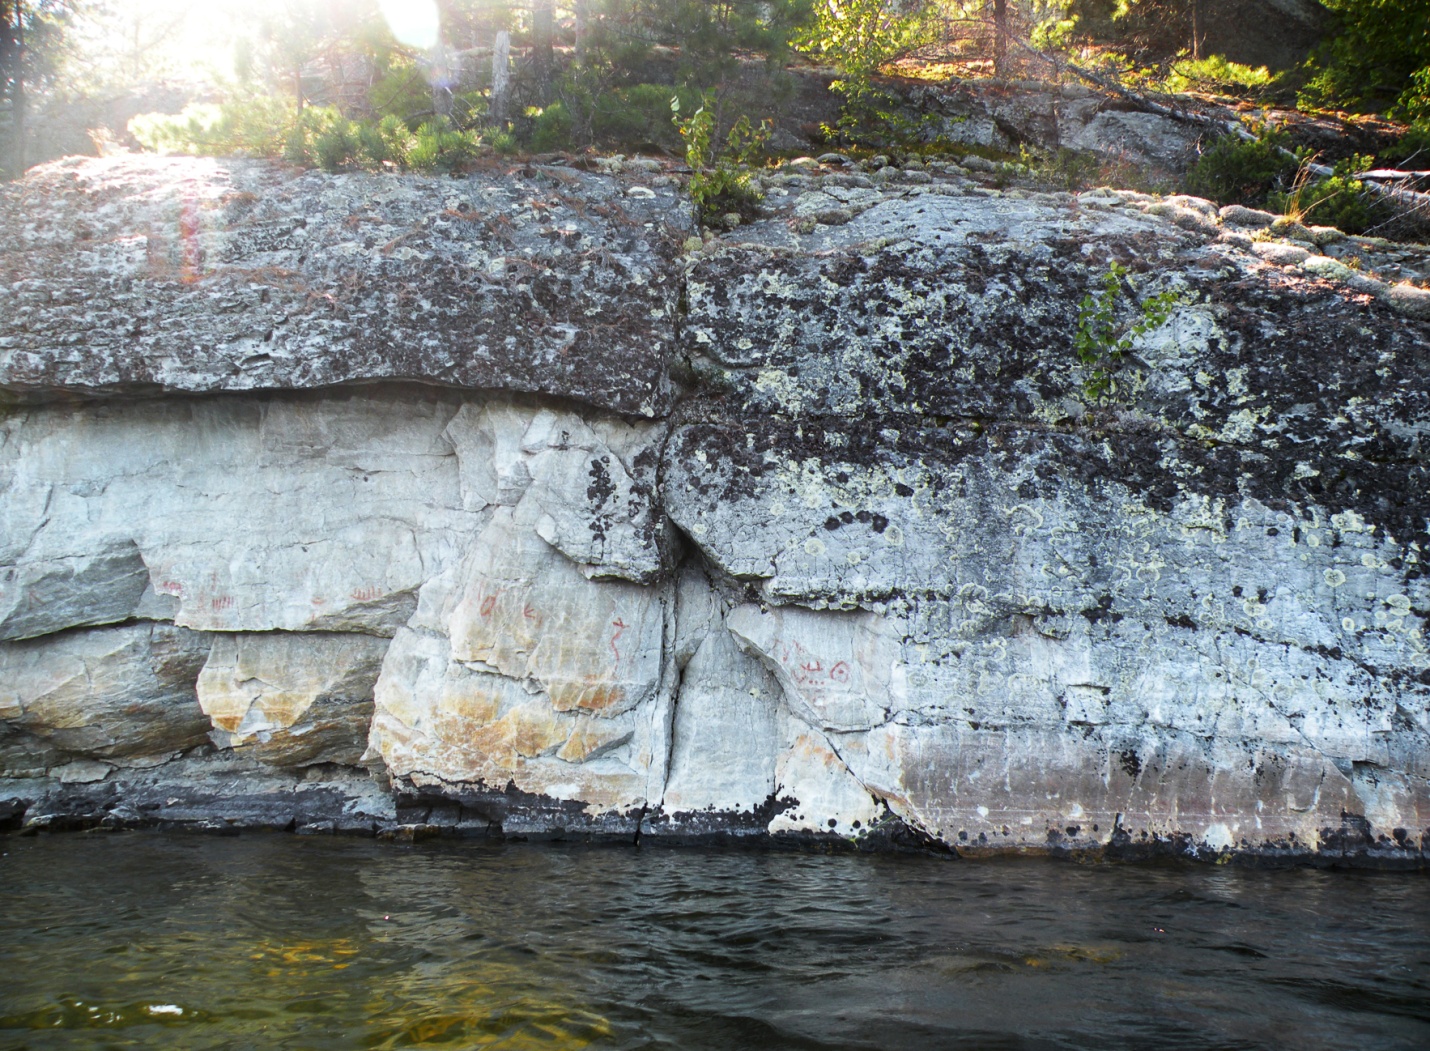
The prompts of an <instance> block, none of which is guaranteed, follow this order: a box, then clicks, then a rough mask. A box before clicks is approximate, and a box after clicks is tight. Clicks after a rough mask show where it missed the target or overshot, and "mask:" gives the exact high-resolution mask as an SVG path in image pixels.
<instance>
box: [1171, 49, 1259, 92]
mask: <svg viewBox="0 0 1430 1051" xmlns="http://www.w3.org/2000/svg"><path fill="white" fill-rule="evenodd" d="M1272 80H1273V77H1272V76H1271V73H1270V72H1269V71H1268V70H1267V68H1266V67H1265V66H1257V67H1255V68H1254V69H1253V68H1252V67H1251V66H1244V65H1242V64H1241V63H1240V62H1229V61H1227V59H1226V58H1225V57H1224V56H1222V55H1209V56H1207V57H1206V58H1203V59H1192V58H1188V57H1187V56H1186V54H1185V52H1184V53H1183V54H1182V55H1180V56H1178V58H1177V61H1175V62H1173V63H1172V67H1171V69H1170V70H1169V71H1168V73H1167V76H1166V78H1165V79H1164V80H1163V81H1162V86H1163V87H1164V88H1165V89H1166V90H1168V91H1208V92H1217V93H1220V94H1232V95H1245V94H1250V93H1253V92H1256V91H1259V90H1261V89H1263V88H1266V87H1268V86H1270V84H1271V81H1272Z"/></svg>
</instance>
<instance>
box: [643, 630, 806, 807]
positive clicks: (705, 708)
mask: <svg viewBox="0 0 1430 1051" xmlns="http://www.w3.org/2000/svg"><path fill="white" fill-rule="evenodd" d="M780 699H781V698H780V687H779V686H778V685H777V684H776V683H775V681H774V680H773V679H772V678H771V676H770V675H769V674H768V673H767V672H766V671H765V670H764V668H763V667H762V666H761V665H760V664H759V663H758V662H756V661H753V660H751V659H750V658H749V657H747V656H746V655H745V654H744V653H742V652H741V651H740V649H739V647H738V646H736V645H735V641H734V640H733V639H732V638H731V637H730V636H729V634H728V633H726V632H723V631H720V632H716V633H713V634H711V635H709V636H708V637H707V638H706V639H705V640H704V641H703V642H702V643H701V644H700V648H699V649H698V650H696V652H695V655H694V656H693V657H691V659H690V662H689V663H688V664H687V665H686V666H685V669H684V675H683V679H682V683H681V689H680V695H679V698H678V700H677V702H676V706H675V718H674V725H673V727H672V729H671V755H670V774H669V777H668V779H667V782H666V785H665V792H664V795H663V796H662V799H661V802H662V805H663V807H664V809H665V810H666V812H667V813H669V814H670V815H672V820H673V821H675V822H677V823H688V822H690V821H691V820H693V819H694V817H695V815H698V814H699V813H700V812H701V811H711V812H717V813H722V812H746V813H753V812H755V811H757V810H758V809H759V808H761V807H764V806H765V805H766V804H767V803H768V802H769V801H770V799H771V798H772V797H773V796H774V794H775V788H776V781H775V769H776V765H777V762H778V757H779V752H780V750H781V749H780V744H781V742H780V736H781V734H780V730H781V726H780V707H781V705H780ZM682 815H686V816H685V817H683V818H682Z"/></svg>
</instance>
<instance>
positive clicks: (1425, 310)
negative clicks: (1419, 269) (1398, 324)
mask: <svg viewBox="0 0 1430 1051" xmlns="http://www.w3.org/2000/svg"><path fill="white" fill-rule="evenodd" d="M1385 299H1386V302H1388V303H1389V304H1390V305H1391V306H1392V307H1394V308H1395V309H1396V310H1398V311H1400V313H1402V314H1404V315H1406V316H1407V317H1413V318H1419V319H1421V320H1425V319H1428V318H1430V289H1425V288H1421V287H1419V286H1418V285H1412V284H1411V283H1410V282H1408V281H1402V282H1401V283H1400V284H1397V285H1392V286H1391V287H1390V291H1388V292H1386V293H1385Z"/></svg>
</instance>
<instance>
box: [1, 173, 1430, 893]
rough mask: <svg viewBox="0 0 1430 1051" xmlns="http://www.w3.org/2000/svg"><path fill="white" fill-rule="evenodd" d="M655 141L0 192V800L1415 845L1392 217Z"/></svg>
mask: <svg viewBox="0 0 1430 1051" xmlns="http://www.w3.org/2000/svg"><path fill="white" fill-rule="evenodd" d="M821 174H824V175H825V177H824V178H821V177H820V176H821ZM670 182H671V180H669V179H668V178H663V177H661V176H659V175H657V174H655V173H651V172H638V173H635V174H631V173H627V174H625V175H620V174H615V175H601V176H597V175H591V174H584V173H580V172H576V171H572V170H570V169H567V168H563V167H527V168H522V169H519V170H516V171H512V172H501V173H490V174H487V175H474V176H469V177H464V178H462V179H451V178H441V179H438V178H419V177H403V178H397V177H372V176H325V175H319V174H313V173H309V174H294V173H290V172H286V171H283V170H280V169H278V168H274V167H269V166H264V165H260V164H256V163H244V162H225V163H218V162H211V161H203V162H200V161H178V160H166V161H161V160H145V161H141V160H135V159H119V160H107V161H85V162H62V163H60V164H57V165H54V166H50V167H47V168H43V169H39V170H37V171H36V172H34V173H32V174H31V175H30V177H29V178H28V179H27V180H26V181H24V182H23V183H20V184H17V185H15V186H12V187H9V188H6V189H5V190H4V191H3V192H0V248H3V256H0V259H3V262H0V276H3V280H0V388H3V390H4V392H6V393H5V398H6V401H5V403H4V404H5V408H4V409H3V416H0V494H3V495H0V640H3V641H0V774H3V778H0V823H3V822H6V821H8V823H9V824H10V825H12V826H14V827H20V826H22V825H24V826H28V827H46V826H48V827H64V826H66V825H93V824H102V825H119V826H127V825H144V824H156V825H167V826H199V827H213V828H226V827H234V826H238V827H246V826H277V827H293V828H297V829H299V830H304V831H324V830H364V831H379V832H382V833H392V834H397V835H407V834H417V833H425V831H427V830H432V829H436V830H452V831H459V832H471V833H484V834H504V835H528V836H530V835H587V834H598V835H617V836H629V837H633V838H635V837H640V836H642V835H643V836H646V837H655V838H661V837H663V838H667V839H672V840H688V839H696V838H705V837H720V836H739V837H751V836H756V837H774V838H775V839H799V838H819V839H825V840H830V841H837V842H848V843H854V844H861V845H866V846H876V845H889V844H902V843H915V844H924V845H929V846H935V847H938V846H942V847H947V848H951V849H953V850H956V851H958V852H960V853H976V852H981V851H982V852H991V851H1019V850H1050V851H1053V852H1055V853H1088V854H1098V853H1106V854H1109V855H1112V856H1123V857H1136V856H1144V855H1151V854H1155V853H1167V852H1177V853H1186V854H1192V855H1196V856H1223V855H1225V854H1228V853H1230V854H1234V855H1240V856H1247V857H1258V858H1260V857H1272V858H1288V859H1305V860H1320V861H1349V862H1352V863H1366V864H1384V865H1423V864H1424V863H1425V862H1426V859H1427V857H1430V650H1427V645H1426V640H1425V637H1424V629H1425V620H1426V617H1427V616H1430V586H1427V583H1426V577H1425V575H1424V574H1425V566H1424V563H1423V562H1422V559H1423V558H1425V557H1426V553H1425V551H1424V546H1425V544H1426V543H1427V540H1430V537H1427V519H1430V477H1427V469H1426V453H1425V450H1424V448H1423V447H1422V440H1423V436H1424V435H1425V434H1426V433H1427V427H1430V323H1427V321H1426V320H1425V315H1426V313H1427V311H1426V307H1425V300H1426V298H1427V295H1430V294H1427V293H1425V292H1424V291H1423V290H1422V289H1419V288H1417V287H1415V286H1413V285H1409V284H1402V285H1398V286H1393V287H1392V286H1391V285H1389V284H1387V283H1385V282H1382V281H1380V280H1379V279H1378V278H1376V277H1375V276H1374V275H1373V274H1370V273H1368V272H1366V271H1365V270H1364V269H1361V270H1356V269H1352V268H1350V267H1348V266H1346V265H1345V264H1344V263H1342V262H1339V261H1337V259H1336V258H1334V256H1335V255H1336V254H1337V252H1339V254H1340V255H1341V256H1342V257H1343V258H1344V257H1345V256H1346V255H1347V254H1348V253H1349V252H1351V251H1354V252H1357V253H1360V252H1363V253H1364V254H1365V256H1366V257H1367V258H1371V257H1373V256H1374V255H1375V253H1376V252H1378V251H1384V246H1383V245H1376V244H1373V243H1370V242H1366V243H1365V244H1364V245H1358V244H1356V243H1352V242H1346V243H1344V244H1338V246H1335V249H1336V250H1333V246H1332V245H1331V241H1332V240H1333V235H1331V234H1328V233H1325V232H1320V233H1318V232H1316V231H1306V230H1304V228H1296V229H1291V230H1288V231H1285V232H1286V233H1287V235H1288V236H1289V240H1288V239H1287V237H1282V238H1281V239H1279V240H1278V239H1277V238H1276V237H1270V238H1267V236H1266V235H1265V234H1260V235H1258V236H1259V237H1261V240H1253V239H1252V234H1253V233H1254V231H1255V229H1256V227H1257V224H1260V223H1262V222H1263V221H1264V222H1269V221H1270V219H1269V217H1267V218H1266V219H1265V220H1263V219H1262V218H1261V217H1260V216H1258V215H1256V214H1255V213H1248V214H1246V215H1243V214H1241V213H1245V212H1246V211H1247V210H1245V209H1242V210H1240V212H1229V213H1228V214H1226V215H1219V214H1218V213H1217V211H1216V210H1215V209H1213V208H1210V207H1209V206H1207V205H1206V204H1205V202H1200V201H1196V200H1193V199H1180V200H1179V199H1172V200H1169V201H1158V200H1152V199H1150V198H1141V197H1139V196H1138V195H1120V194H1113V193H1110V192H1106V191H1102V192H1097V193H1091V194H1084V195H1081V196H1080V197H1079V196H1071V195H1042V194H1029V193H1022V192H1013V193H1002V192H999V191H997V190H994V189H989V188H987V187H985V186H981V185H979V184H978V183H977V182H975V181H973V180H972V179H971V178H970V177H969V174H968V173H967V172H964V171H962V170H961V169H956V168H953V167H950V168H949V169H947V170H944V171H941V172H934V173H929V172H925V171H917V172H903V173H890V172H884V173H881V175H880V178H878V179H873V178H864V177H863V176H860V175H851V174H848V173H840V172H835V173H821V171H819V170H815V171H810V172H806V173H805V174H801V175H798V176H793V177H788V178H784V179H782V180H771V196H770V199H769V204H770V208H771V215H770V217H769V218H767V219H765V220H762V221H761V222H759V223H755V224H753V225H748V226H744V227H740V228H739V229H737V230H736V231H735V232H734V233H731V234H727V235H725V236H723V237H721V238H717V239H710V238H707V239H705V240H703V241H702V240H701V239H700V238H699V237H697V236H695V234H696V231H695V229H694V227H693V225H692V223H691V220H690V218H689V215H688V211H687V209H686V207H685V206H684V204H683V203H682V201H681V199H680V197H679V196H678V193H677V191H676V189H675V188H674V187H672V186H671V185H670ZM1298 235H1299V237H1300V243H1297V238H1298ZM1113 262H1117V263H1119V264H1121V265H1122V266H1125V267H1126V268H1127V274H1128V276H1127V277H1126V278H1125V279H1124V281H1123V284H1122V285H1121V286H1120V287H1119V288H1116V289H1114V290H1113V291H1108V286H1105V285H1104V279H1105V276H1106V275H1107V274H1108V273H1109V267H1110V265H1111V264H1112V263H1113ZM1163 291H1170V292H1172V293H1174V294H1175V296H1176V300H1175V303H1176V305H1175V308H1174V309H1173V311H1172V314H1171V316H1170V318H1169V319H1168V320H1167V321H1166V322H1165V323H1163V324H1161V325H1158V326H1155V327H1152V326H1142V327H1143V328H1144V329H1146V330H1145V331H1141V332H1133V330H1132V328H1133V326H1134V325H1136V324H1137V323H1138V322H1139V321H1141V320H1144V319H1145V317H1146V309H1145V307H1144V306H1143V305H1142V303H1144V302H1145V301H1146V299H1147V298H1148V297H1150V296H1152V295H1155V294H1157V293H1160V292H1163ZM1088 295H1092V296H1093V302H1094V303H1102V304H1104V305H1105V306H1106V308H1107V309H1108V310H1110V311H1111V312H1112V314H1113V316H1114V323H1115V324H1114V330H1115V332H1116V333H1117V334H1118V338H1121V335H1122V333H1128V340H1129V342H1127V343H1126V344H1125V347H1126V349H1125V352H1124V353H1121V354H1115V353H1112V351H1114V350H1115V349H1116V347H1115V345H1114V343H1112V342H1108V341H1107V340H1104V341H1103V344H1102V345H1099V344H1098V343H1097V341H1096V340H1094V341H1093V351H1094V352H1095V353H1094V355H1093V356H1095V357H1098V358H1099V360H1097V361H1091V362H1083V361H1080V360H1079V358H1078V356H1077V354H1076V353H1075V350H1074V346H1075V344H1074V337H1075V333H1076V332H1077V330H1078V327H1079V323H1080V321H1082V322H1084V323H1085V322H1086V321H1087V318H1088V316H1089V308H1088V307H1080V304H1081V303H1082V302H1083V299H1084V297H1085V296H1088ZM1084 349H1085V350H1087V344H1084ZM1099 388H1106V392H1105V393H1103V394H1098V390H1099Z"/></svg>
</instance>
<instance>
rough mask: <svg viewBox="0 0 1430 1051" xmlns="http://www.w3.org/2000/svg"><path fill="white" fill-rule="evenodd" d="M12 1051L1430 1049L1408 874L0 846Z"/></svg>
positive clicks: (342, 848)
mask: <svg viewBox="0 0 1430 1051" xmlns="http://www.w3.org/2000/svg"><path fill="white" fill-rule="evenodd" d="M0 854H3V857H0V888H3V893H4V897H3V902H4V906H3V912H0V1048H4V1049H7V1051H8V1049H19V1048H25V1049H42V1048H76V1049H78V1048H84V1049H90V1048H127V1047H144V1048H165V1049H167V1048H184V1049H187V1048H250V1047H251V1048H265V1049H266V1048H304V1049H328V1048H332V1049H343V1051H350V1049H356V1048H424V1047H431V1048H451V1049H464V1048H512V1049H518V1048H520V1049H527V1048H551V1049H556V1048H561V1049H566V1048H649V1049H656V1048H662V1049H664V1048H669V1049H682V1051H684V1049H705V1048H710V1049H716V1048H720V1049H764V1048H801V1049H821V1048H840V1049H843V1048H891V1049H892V1048H909V1049H934V1048H979V1049H998V1048H1098V1049H1123V1048H1188V1049H1191V1048H1197V1049H1202V1048H1206V1049H1211V1048H1228V1049H1229V1048H1268V1049H1270V1048H1275V1049H1295V1051H1310V1049H1317V1048H1328V1049H1329V1048H1335V1049H1350V1048H1354V1049H1381V1048H1405V1049H1414V1051H1424V1049H1426V1048H1430V878H1427V877H1426V876H1425V875H1423V874H1406V873H1400V874H1375V873H1346V872H1321V871H1310V870H1295V871H1277V872H1264V871H1248V870H1239V869H1234V868H1216V867H1185V866H1159V867H1123V866H1112V865H1100V866H1078V865H1073V864H1068V863H1060V862H1052V861H1042V860H1018V861H998V862H990V861H980V862H967V861H956V860H945V859H936V858H927V857H918V856H910V857H870V856H844V855H816V854H797V853H763V852H733V851H700V850H683V849H681V850H677V849H668V848H658V847H657V848H652V847H649V846H646V847H642V848H640V849H634V848H630V847H619V848H617V847H605V848H593V847H562V846H549V845H525V844H518V845H501V846H489V845H479V844H470V843H451V844H443V843H438V844H431V845H429V844H423V845H420V846H418V847H400V846H395V845H391V844H382V843H376V842H372V841H366V840H350V839H307V838H301V837H295V836H284V835H276V834H275V835H245V836H241V837H237V838H206V837H200V836H165V835H161V834H124V835H93V834H71V835H59V836H42V837H39V838H34V839H19V838H14V837H11V838H7V839H0Z"/></svg>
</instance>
